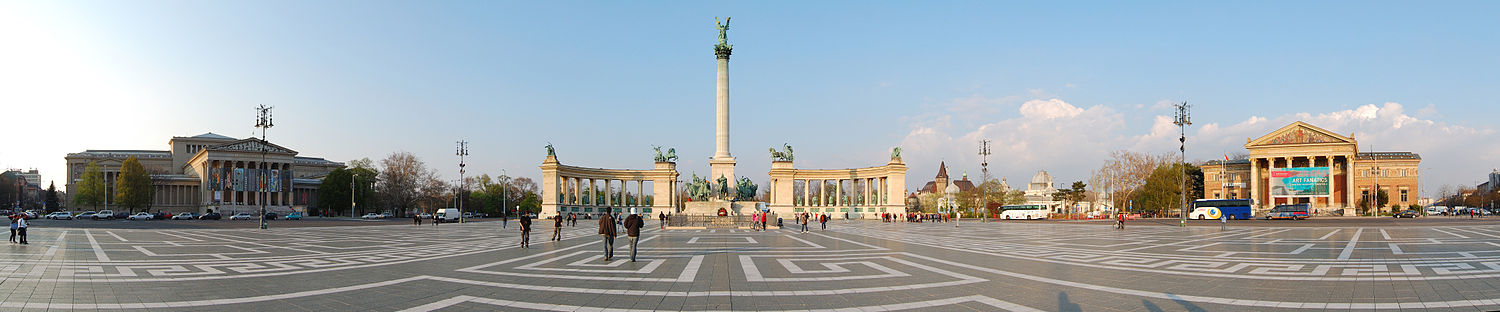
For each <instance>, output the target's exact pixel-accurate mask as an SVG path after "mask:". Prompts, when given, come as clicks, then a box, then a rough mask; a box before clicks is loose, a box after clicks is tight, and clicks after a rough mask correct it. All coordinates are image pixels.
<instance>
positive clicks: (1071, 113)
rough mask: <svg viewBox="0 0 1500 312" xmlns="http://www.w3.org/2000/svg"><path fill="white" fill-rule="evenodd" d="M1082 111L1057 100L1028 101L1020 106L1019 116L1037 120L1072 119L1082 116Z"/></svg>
mask: <svg viewBox="0 0 1500 312" xmlns="http://www.w3.org/2000/svg"><path fill="white" fill-rule="evenodd" d="M1082 113H1083V109H1082V108H1078V107H1076V106H1073V105H1072V104H1068V102H1063V101H1062V100H1059V99H1049V100H1030V101H1026V103H1023V104H1021V116H1025V117H1027V118H1039V119H1057V118H1072V117H1076V116H1078V114H1082Z"/></svg>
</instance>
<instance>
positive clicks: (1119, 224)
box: [1115, 212, 1125, 230]
mask: <svg viewBox="0 0 1500 312" xmlns="http://www.w3.org/2000/svg"><path fill="white" fill-rule="evenodd" d="M1115 229H1116V230H1124V229H1125V213H1124V212H1121V213H1117V214H1115Z"/></svg>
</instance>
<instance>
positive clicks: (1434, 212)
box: [1427, 206, 1448, 216]
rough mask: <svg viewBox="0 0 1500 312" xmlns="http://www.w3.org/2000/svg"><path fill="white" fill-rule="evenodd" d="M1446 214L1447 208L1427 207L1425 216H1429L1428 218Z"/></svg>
mask: <svg viewBox="0 0 1500 312" xmlns="http://www.w3.org/2000/svg"><path fill="white" fill-rule="evenodd" d="M1446 212H1448V207H1443V206H1427V215H1429V216H1436V215H1442V214H1444V213H1446Z"/></svg>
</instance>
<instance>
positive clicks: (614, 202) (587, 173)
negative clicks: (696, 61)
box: [539, 18, 906, 218]
mask: <svg viewBox="0 0 1500 312" xmlns="http://www.w3.org/2000/svg"><path fill="white" fill-rule="evenodd" d="M715 24H716V25H715V29H717V30H718V31H719V41H718V43H716V44H714V58H715V60H716V61H717V63H718V70H717V77H716V87H717V92H716V97H715V102H714V104H715V105H714V107H715V109H714V120H715V127H714V154H713V156H712V157H710V158H709V161H708V165H709V175H708V176H702V177H700V176H698V175H696V174H695V175H693V176H692V179H691V180H690V181H687V184H684V185H678V183H679V182H678V180H677V179H678V178H679V177H680V174H679V173H678V171H677V150H676V149H675V148H667V149H666V152H665V153H663V152H662V147H660V146H657V147H654V149H655V151H656V157H655V163H654V165H653V168H652V169H649V170H631V169H603V168H590V167H580V166H569V165H563V164H562V163H561V162H559V161H558V158H557V154H556V150H555V149H554V148H553V146H552V145H551V144H548V145H547V146H546V151H547V156H546V159H545V160H543V162H542V165H541V169H542V181H541V184H542V185H541V186H542V212H541V213H540V214H539V217H541V218H547V217H550V216H554V215H558V214H569V213H577V214H600V213H626V212H629V211H630V210H632V209H634V210H636V211H637V212H642V213H645V214H646V215H654V214H655V213H660V212H666V213H674V214H683V215H700V216H743V215H748V214H750V213H752V212H757V211H761V212H773V213H776V214H781V215H790V214H793V213H803V212H809V213H829V214H834V213H838V214H844V213H847V216H848V217H850V218H880V214H881V213H905V212H906V209H905V205H904V204H903V203H902V202H901V199H902V198H903V196H902V195H903V194H905V189H906V165H905V163H903V162H902V161H901V149H900V148H899V147H897V148H895V149H893V150H892V153H891V158H890V161H889V162H887V163H886V164H885V165H884V166H877V167H867V168H854V169H795V168H793V166H792V164H793V163H792V161H793V159H794V158H793V156H792V147H791V145H790V144H784V145H783V146H782V148H783V150H782V151H777V150H776V149H775V148H771V149H770V152H771V171H770V174H769V175H770V178H771V179H770V181H769V183H770V185H768V186H767V189H766V190H767V191H768V193H769V194H768V195H769V196H768V198H769V201H770V202H769V203H763V202H758V201H755V198H756V197H757V194H758V193H757V191H758V190H759V189H760V188H759V187H758V186H757V185H755V183H754V182H751V181H750V179H749V178H745V177H738V176H735V174H734V167H735V164H736V163H737V161H736V159H735V157H734V155H732V154H730V153H729V56H730V54H731V53H732V52H733V49H734V45H731V44H729V38H728V31H729V18H725V19H724V20H723V21H719V20H718V19H715ZM679 188H681V189H682V190H683V191H684V192H685V193H686V194H678V193H679V191H678V190H679ZM648 190H649V191H648ZM632 191H633V192H632ZM684 195H685V196H686V197H685V198H681V197H680V196H684ZM679 201H682V202H685V203H684V204H683V205H682V206H681V207H676V206H674V203H677V202H679Z"/></svg>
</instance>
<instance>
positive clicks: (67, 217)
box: [46, 211, 73, 220]
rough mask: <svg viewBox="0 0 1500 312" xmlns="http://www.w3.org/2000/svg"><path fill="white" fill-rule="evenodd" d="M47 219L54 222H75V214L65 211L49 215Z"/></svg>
mask: <svg viewBox="0 0 1500 312" xmlns="http://www.w3.org/2000/svg"><path fill="white" fill-rule="evenodd" d="M46 218H47V219H53V220H73V214H71V213H67V212H64V211H58V212H53V213H49V214H47V216H46Z"/></svg>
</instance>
